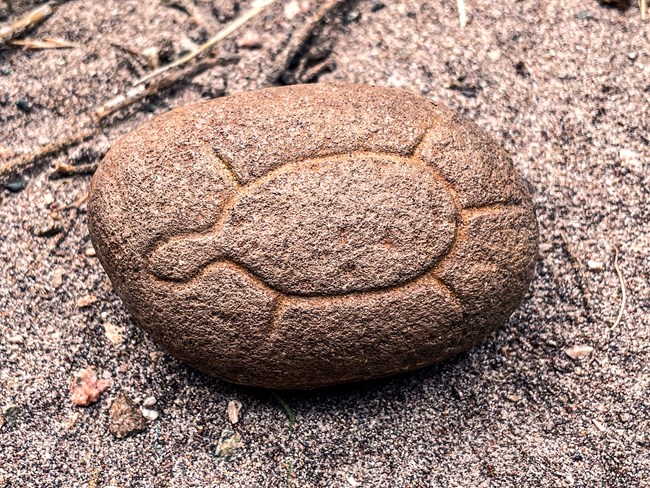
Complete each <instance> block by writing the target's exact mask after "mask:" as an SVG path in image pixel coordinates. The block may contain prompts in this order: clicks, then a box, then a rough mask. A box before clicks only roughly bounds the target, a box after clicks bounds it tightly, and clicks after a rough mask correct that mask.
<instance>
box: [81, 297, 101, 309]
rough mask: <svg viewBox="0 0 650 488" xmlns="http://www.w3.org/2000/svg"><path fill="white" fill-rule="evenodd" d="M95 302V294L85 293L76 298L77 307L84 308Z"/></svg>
mask: <svg viewBox="0 0 650 488" xmlns="http://www.w3.org/2000/svg"><path fill="white" fill-rule="evenodd" d="M96 302H97V297H96V296H95V295H86V296H85V297H81V298H80V299H79V300H77V308H86V307H90V306H91V305H92V304H93V303H96Z"/></svg>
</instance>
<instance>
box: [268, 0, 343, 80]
mask: <svg viewBox="0 0 650 488" xmlns="http://www.w3.org/2000/svg"><path fill="white" fill-rule="evenodd" d="M344 2H345V0H328V1H326V2H325V3H323V4H322V5H321V7H320V8H319V9H318V11H317V12H316V13H315V14H314V15H313V16H312V17H311V18H309V19H307V22H305V25H303V26H302V28H301V29H300V30H299V31H298V33H297V34H296V35H295V36H294V37H292V38H291V41H289V45H288V46H287V48H286V49H285V50H284V52H283V53H282V55H281V56H280V57H279V58H280V61H279V62H278V63H277V67H276V68H275V69H274V70H273V71H272V72H271V74H270V75H269V77H268V79H267V81H268V82H269V83H270V84H274V83H276V82H277V81H278V80H279V79H280V78H281V77H282V75H283V74H284V73H285V72H286V71H287V69H289V67H290V66H291V64H292V63H293V61H294V60H295V58H296V56H297V55H298V54H300V52H301V51H302V50H303V49H304V48H305V45H306V44H307V42H308V41H309V39H310V38H311V36H312V35H313V33H314V31H315V30H316V29H317V28H319V27H320V26H321V25H322V24H323V22H325V19H326V17H327V15H328V14H329V13H330V12H331V11H332V10H334V9H335V8H336V7H338V6H339V5H340V4H342V3H344Z"/></svg>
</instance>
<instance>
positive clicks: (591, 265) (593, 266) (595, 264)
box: [587, 259, 605, 271]
mask: <svg viewBox="0 0 650 488" xmlns="http://www.w3.org/2000/svg"><path fill="white" fill-rule="evenodd" d="M587 268H588V269H589V270H590V271H600V270H602V269H604V268H605V263H603V262H601V261H594V260H593V259H590V260H588V261H587Z"/></svg>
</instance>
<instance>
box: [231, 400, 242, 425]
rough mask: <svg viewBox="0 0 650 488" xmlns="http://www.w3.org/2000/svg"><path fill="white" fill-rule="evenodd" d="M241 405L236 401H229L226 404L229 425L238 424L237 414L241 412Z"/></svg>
mask: <svg viewBox="0 0 650 488" xmlns="http://www.w3.org/2000/svg"><path fill="white" fill-rule="evenodd" d="M241 407H242V403H241V402H240V401H238V400H230V401H229V402H228V420H230V423H231V424H233V425H234V424H236V423H237V422H239V412H240V411H241Z"/></svg>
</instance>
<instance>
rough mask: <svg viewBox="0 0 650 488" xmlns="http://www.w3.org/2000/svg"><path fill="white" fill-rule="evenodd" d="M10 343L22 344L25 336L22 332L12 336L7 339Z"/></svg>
mask: <svg viewBox="0 0 650 488" xmlns="http://www.w3.org/2000/svg"><path fill="white" fill-rule="evenodd" d="M7 340H8V341H9V343H10V344H22V343H23V341H24V340H25V338H24V337H23V336H21V335H20V334H17V335H14V336H11V337H9V338H8V339H7Z"/></svg>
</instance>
